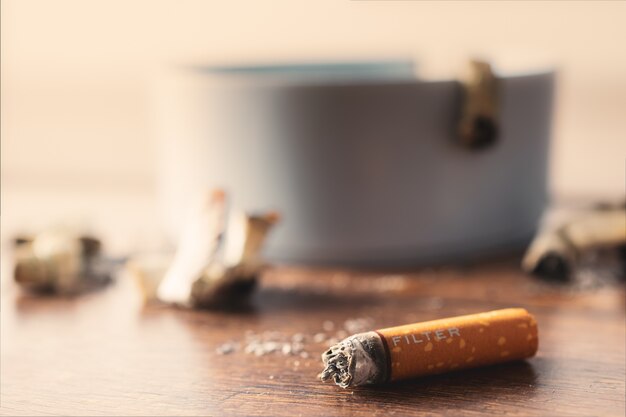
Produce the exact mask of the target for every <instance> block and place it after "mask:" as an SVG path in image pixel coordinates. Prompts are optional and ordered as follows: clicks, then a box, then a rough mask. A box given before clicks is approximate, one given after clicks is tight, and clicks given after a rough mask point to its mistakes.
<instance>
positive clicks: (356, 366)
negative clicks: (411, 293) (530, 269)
mask: <svg viewBox="0 0 626 417" xmlns="http://www.w3.org/2000/svg"><path fill="white" fill-rule="evenodd" d="M537 346H538V337H537V322H536V321H535V319H534V317H533V316H532V315H531V314H529V313H528V312H527V311H526V310H525V309H523V308H509V309H504V310H496V311H490V312H486V313H479V314H471V315H467V316H459V317H452V318H447V319H441V320H433V321H427V322H423V323H414V324H407V325H404V326H398V327H391V328H387V329H381V330H375V331H371V332H366V333H359V334H355V335H353V336H350V337H348V338H347V339H344V340H343V341H341V342H339V343H338V344H336V345H334V346H332V347H331V348H330V349H329V350H328V351H326V352H324V353H323V354H322V361H323V362H324V367H325V368H324V371H323V372H322V374H321V378H322V381H327V380H330V379H332V380H333V381H334V382H335V383H336V384H337V385H339V386H340V387H342V388H348V387H355V386H360V385H367V384H381V383H385V382H391V381H399V380H403V379H410V378H416V377H420V376H426V375H432V374H439V373H443V372H448V371H454V370H459V369H466V368H474V367H478V366H485V365H492V364H496V363H502V362H508V361H513V360H520V359H525V358H529V357H531V356H533V355H535V353H536V352H537Z"/></svg>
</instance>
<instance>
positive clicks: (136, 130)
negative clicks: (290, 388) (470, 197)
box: [1, 0, 626, 250]
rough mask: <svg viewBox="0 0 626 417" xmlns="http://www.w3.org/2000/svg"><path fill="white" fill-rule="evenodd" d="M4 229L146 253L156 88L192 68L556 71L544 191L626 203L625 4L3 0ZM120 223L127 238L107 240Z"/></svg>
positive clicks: (439, 73) (151, 233)
mask: <svg viewBox="0 0 626 417" xmlns="http://www.w3.org/2000/svg"><path fill="white" fill-rule="evenodd" d="M1 12H2V13H1V15H2V22H1V24H2V28H1V30H2V33H1V35H2V45H1V46H2V114H1V117H2V131H1V133H2V171H1V174H2V194H3V195H2V232H3V235H4V236H7V235H9V234H11V233H14V232H15V231H19V230H27V229H29V228H30V229H35V228H37V227H39V226H41V225H46V224H49V222H52V221H63V220H65V219H70V218H71V219H72V221H77V220H76V219H78V221H81V222H84V224H85V225H88V227H90V228H92V229H93V230H94V231H96V232H100V233H104V234H105V235H107V234H108V235H109V236H108V237H109V240H110V241H113V246H115V247H118V248H120V250H127V249H132V248H133V247H137V246H141V245H144V246H145V245H146V244H155V243H154V242H156V241H158V240H159V232H158V231H157V230H156V228H155V225H156V224H157V223H156V222H157V219H156V214H155V213H156V211H155V210H154V207H153V205H154V203H153V199H152V196H153V192H154V187H155V170H156V165H155V158H156V155H155V153H156V150H155V144H154V141H153V135H152V133H151V130H150V129H151V120H150V117H151V113H150V103H151V99H150V91H151V90H150V84H151V81H152V78H153V77H154V76H155V74H156V72H157V71H158V69H159V68H161V67H163V66H164V65H168V64H172V63H187V62H198V61H200V62H219V63H239V62H244V63H245V62H257V61H262V62H274V61H295V60H301V59H302V60H316V59H341V60H345V59H351V58H357V59H358V58H370V59H371V58H374V59H376V58H390V57H414V58H415V59H416V60H417V61H418V62H419V69H420V73H421V74H424V75H425V76H430V77H438V78H439V77H444V76H450V75H451V74H453V73H454V72H455V69H456V66H457V65H458V64H459V62H461V61H462V60H463V59H464V58H465V57H467V56H471V55H480V56H484V57H487V58H492V59H494V60H495V61H496V62H498V63H500V64H501V67H502V68H510V69H520V70H522V69H524V68H533V67H536V66H537V65H542V66H545V65H546V64H549V65H554V66H555V67H556V68H557V69H559V70H560V73H561V78H560V82H559V94H558V97H557V108H556V110H557V112H556V119H555V125H554V142H553V153H552V170H551V189H552V190H553V193H554V195H555V196H556V197H557V198H560V199H563V198H566V199H567V198H582V197H601V196H614V197H619V196H623V195H624V174H625V171H624V168H625V159H624V157H625V155H626V152H625V151H626V117H625V116H626V77H625V76H624V75H625V74H626V54H624V52H623V43H624V39H626V25H625V24H624V22H625V21H626V2H591V1H590V2H566V1H562V2H561V1H559V2H546V3H544V2H521V1H520V2H515V1H512V2H422V1H343V0H333V1H320V0H318V1H294V0H287V1H156V2H155V1H147V0H141V1H117V0H106V1H104V0H97V1H96V0H94V1H83V0H72V1H68V0H55V1H50V0H12V1H11V0H5V1H2V10H1ZM110 225H115V226H116V228H117V229H118V230H122V231H123V233H119V234H115V233H112V232H110V229H109V227H110Z"/></svg>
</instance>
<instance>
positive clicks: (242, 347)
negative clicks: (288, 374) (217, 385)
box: [215, 317, 374, 364]
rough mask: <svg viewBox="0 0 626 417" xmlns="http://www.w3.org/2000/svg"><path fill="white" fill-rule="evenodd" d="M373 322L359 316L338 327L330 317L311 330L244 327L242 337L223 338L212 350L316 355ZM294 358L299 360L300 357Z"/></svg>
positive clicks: (359, 331)
mask: <svg viewBox="0 0 626 417" xmlns="http://www.w3.org/2000/svg"><path fill="white" fill-rule="evenodd" d="M373 325H374V320H373V319H371V318H369V317H360V318H351V319H348V320H346V321H345V322H344V323H343V326H341V327H340V326H338V325H337V324H336V323H335V322H333V321H331V320H325V321H324V322H323V323H321V328H322V331H319V332H316V333H312V334H305V333H294V334H288V333H284V332H280V331H264V332H261V333H256V332H253V331H246V332H245V334H244V337H243V340H242V341H233V340H231V341H228V342H225V343H223V344H221V345H220V346H218V347H217V349H216V350H215V351H216V353H217V354H219V355H229V354H232V353H236V352H242V353H244V354H246V355H254V356H266V355H279V356H285V357H299V358H302V359H308V358H310V357H312V356H313V357H315V356H318V354H319V352H320V351H321V350H324V349H325V348H326V347H329V346H332V345H334V344H336V343H338V342H339V341H341V340H343V339H345V338H346V337H348V336H350V335H352V334H355V333H361V332H364V331H368V330H372V329H373ZM319 345H324V348H323V349H320V346H319ZM296 362H297V363H298V364H299V363H300V362H299V361H296ZM296 362H294V364H295V363H296Z"/></svg>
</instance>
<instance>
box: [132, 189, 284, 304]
mask: <svg viewBox="0 0 626 417" xmlns="http://www.w3.org/2000/svg"><path fill="white" fill-rule="evenodd" d="M278 218H279V217H278V214H276V213H274V212H267V213H262V214H259V215H251V214H247V213H243V212H234V213H232V214H231V215H230V216H229V215H228V213H227V210H226V196H225V193H224V192H223V191H222V190H214V191H212V192H210V193H207V195H206V196H205V198H204V200H203V201H202V202H201V204H200V205H199V207H198V208H197V209H196V210H195V212H194V213H193V214H192V215H191V216H190V218H189V221H188V223H187V225H186V227H185V229H184V231H183V234H182V236H181V239H180V242H179V245H178V248H177V251H176V254H175V255H174V257H173V260H172V261H171V262H169V265H168V267H167V269H166V270H163V269H161V271H163V274H162V275H161V276H159V267H160V265H162V264H163V262H162V261H160V262H159V261H155V260H152V261H148V262H146V261H145V260H143V261H142V260H139V259H135V260H134V262H131V266H132V270H133V271H134V273H135V276H137V277H138V278H139V281H140V284H141V287H142V288H143V290H144V295H145V297H146V298H147V299H156V300H159V301H162V302H165V303H170V304H177V305H183V306H193V307H222V306H226V305H229V304H233V303H237V302H239V301H242V300H243V299H245V298H246V297H247V295H248V294H249V293H250V292H251V290H252V289H253V288H254V286H255V285H256V281H257V277H258V275H259V273H260V272H261V270H262V267H263V262H262V260H261V256H260V252H261V248H262V246H263V242H264V241H265V237H266V236H267V234H268V232H269V231H270V229H271V228H272V226H273V225H274V224H275V223H276V222H277V221H278Z"/></svg>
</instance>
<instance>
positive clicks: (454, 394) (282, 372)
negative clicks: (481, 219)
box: [0, 259, 626, 416]
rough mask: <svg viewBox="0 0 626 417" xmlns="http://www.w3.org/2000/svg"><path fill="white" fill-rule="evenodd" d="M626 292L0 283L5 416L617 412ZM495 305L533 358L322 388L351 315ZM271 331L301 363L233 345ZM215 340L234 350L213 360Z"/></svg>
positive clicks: (491, 281)
mask: <svg viewBox="0 0 626 417" xmlns="http://www.w3.org/2000/svg"><path fill="white" fill-rule="evenodd" d="M6 279H7V277H6V276H4V277H3V280H4V281H5V284H7V283H6ZM624 294H625V293H624V288H623V287H615V286H612V287H604V288H600V289H595V290H586V291H571V290H569V289H568V288H553V287H549V286H546V285H543V284H539V283H537V282H535V281H533V280H531V279H529V278H528V277H526V276H524V275H523V274H521V273H520V272H518V268H517V260H515V259H505V260H498V261H491V262H487V263H482V264H476V265H470V266H467V265H466V266H463V267H447V268H444V267H439V268H436V269H422V270H416V271H411V272H397V271H394V272H389V271H368V272H363V271H348V270H328V269H326V270H321V269H319V270H317V269H299V268H288V267H281V268H276V269H272V270H270V271H268V272H267V273H266V274H265V275H264V277H263V280H262V284H261V286H260V288H258V291H257V292H256V293H255V296H254V297H253V299H252V300H251V302H250V304H249V306H247V308H244V309H240V310H237V311H232V312H208V311H188V310H182V309H176V308H170V307H164V306H148V307H144V306H143V305H142V301H141V297H140V294H139V291H138V289H137V287H136V286H135V284H134V282H133V281H132V280H131V279H129V277H128V276H126V275H124V274H121V276H119V278H118V280H117V282H116V283H115V284H114V285H112V286H110V287H108V288H106V289H104V290H102V291H98V292H92V293H89V294H84V295H82V296H80V297H74V298H65V299H58V298H40V297H34V296H29V295H24V294H22V293H21V292H20V291H19V290H18V289H16V288H14V287H13V286H11V285H4V286H3V290H2V304H1V313H2V327H1V335H2V340H1V347H2V356H1V397H0V400H1V412H2V414H3V415H288V416H298V415H301V416H313V415H324V416H343V415H350V416H370V415H380V416H390V415H402V416H412V415H455V416H456V415H470V416H471V415H498V416H503V415H507V416H509V415H510V416H523V415H559V416H624V412H625V404H624V396H625V372H626V369H625V361H626V359H625V355H626V351H625V346H624V345H625V316H626V314H625V311H626V308H625V298H624ZM506 307H525V308H527V309H528V310H529V311H530V312H532V313H533V314H534V315H535V316H536V318H537V321H538V324H539V352H538V355H537V356H536V357H535V358H533V359H531V360H528V361H525V362H515V363H509V364H504V365H498V366H492V367H487V368H481V369H474V370H467V371H459V372H455V373H449V374H445V375H439V376H433V377H427V378H423V379H419V380H413V381H408V382H402V383H394V384H389V385H385V386H378V387H367V388H361V389H349V390H342V389H340V388H338V387H336V386H334V385H332V384H323V383H321V382H320V381H319V379H318V378H317V375H318V373H319V372H320V371H321V361H320V358H319V357H320V354H321V353H322V352H323V351H324V350H325V348H326V347H327V346H328V343H329V341H328V340H327V339H328V338H330V337H333V336H336V335H337V334H338V333H339V336H341V335H342V334H343V330H342V328H343V327H344V322H345V321H346V320H351V321H349V322H348V324H349V326H348V327H354V326H352V325H351V324H354V323H355V321H354V320H352V319H363V320H361V321H356V322H357V323H365V326H366V327H371V328H381V327H387V326H392V325H399V324H404V323H411V322H416V321H421V320H431V319H435V318H442V317H448V316H454V315H460V314H468V313H475V312H480V311H487V310H491V309H498V308H506ZM268 331H271V332H275V333H272V334H270V336H272V335H273V336H272V337H284V338H288V339H289V338H291V337H292V336H293V335H295V334H297V333H302V334H303V336H304V341H303V351H304V352H306V353H304V354H303V353H301V354H298V355H290V354H283V353H281V352H273V353H269V354H266V355H260V356H256V355H254V354H250V353H246V352H245V351H244V348H245V340H246V332H248V334H250V333H251V332H253V333H255V334H263V332H268ZM318 333H323V335H319V334H318ZM315 334H318V336H317V340H318V342H316V341H315V340H314V335H315ZM297 337H298V336H297ZM322 338H324V339H325V340H324V341H320V340H321V339H322ZM231 342H233V344H232V345H231V344H230V343H231ZM225 343H226V344H227V346H236V343H241V344H242V345H241V346H240V347H239V348H237V349H235V350H234V351H233V352H231V353H229V354H219V353H218V352H217V349H218V348H220V347H221V346H222V347H223V345H224V344H225ZM307 356H308V357H307Z"/></svg>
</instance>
